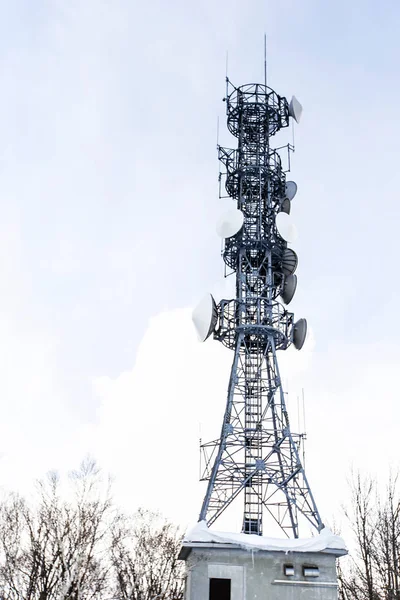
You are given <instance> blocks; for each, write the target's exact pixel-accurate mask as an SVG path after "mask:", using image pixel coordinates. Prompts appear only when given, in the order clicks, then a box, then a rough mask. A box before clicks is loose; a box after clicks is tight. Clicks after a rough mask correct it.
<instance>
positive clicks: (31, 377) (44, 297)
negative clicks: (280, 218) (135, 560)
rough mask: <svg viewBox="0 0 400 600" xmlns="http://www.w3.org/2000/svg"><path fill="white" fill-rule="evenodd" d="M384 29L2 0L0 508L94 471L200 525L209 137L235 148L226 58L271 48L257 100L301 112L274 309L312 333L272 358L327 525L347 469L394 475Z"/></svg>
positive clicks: (398, 89)
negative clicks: (289, 236) (287, 260)
mask: <svg viewBox="0 0 400 600" xmlns="http://www.w3.org/2000/svg"><path fill="white" fill-rule="evenodd" d="M399 26H400V6H399V5H398V3H396V2H393V1H390V0H383V1H382V2H380V3H379V6H377V4H376V2H372V1H365V0H363V1H361V0H354V2H352V3H350V4H349V3H348V2H345V1H344V0H338V1H337V2H335V3H327V2H323V1H322V0H303V1H302V2H295V1H294V0H288V1H287V2H285V3H281V2H272V1H270V0H267V1H266V0H264V1H261V0H249V2H247V3H245V4H243V2H238V1H237V0H230V1H229V2H228V1H226V0H221V1H220V2H214V1H213V0H204V1H202V2H196V3H195V2H191V1H187V0H186V1H183V0H170V1H169V2H168V3H167V2H164V1H162V0H158V1H155V0H149V1H148V2H138V1H135V0H112V1H111V0H108V1H107V0H86V1H85V2H81V1H78V0H69V1H68V2H65V1H62V0H52V1H50V0H47V1H46V0H38V1H37V2H31V1H30V0H14V2H7V0H1V1H0V88H1V90H2V93H1V95H0V210H1V212H0V214H1V219H0V398H1V407H2V410H1V417H2V418H1V423H0V485H1V486H2V488H3V489H5V490H8V489H16V490H19V491H21V492H23V493H28V492H29V490H30V489H31V486H32V482H33V481H34V479H35V478H37V477H41V476H42V475H43V474H44V473H45V472H46V471H48V470H50V469H58V470H60V471H61V472H63V471H65V472H66V471H68V470H69V469H72V468H74V467H76V466H77V464H78V463H79V462H80V460H81V459H82V458H84V457H85V456H86V455H87V454H88V453H89V454H91V455H92V456H95V457H96V458H97V460H98V461H99V464H100V465H101V466H102V467H103V468H104V469H105V470H106V471H109V472H111V473H113V475H114V478H115V488H114V490H115V492H114V493H115V498H116V501H117V502H119V503H120V504H122V505H123V506H125V507H126V508H127V509H129V510H135V509H136V508H137V507H138V506H143V505H144V506H147V507H149V508H152V509H160V510H161V511H163V512H164V514H165V515H166V516H167V517H168V518H171V519H173V520H174V521H176V522H177V523H179V524H181V525H182V527H185V526H186V525H187V524H189V523H191V522H194V521H195V520H196V519H197V515H198V511H199V509H200V504H201V500H202V496H203V494H204V491H205V489H204V484H200V483H198V473H199V451H198V443H199V437H202V439H204V440H206V439H212V438H214V437H216V436H217V435H218V434H219V430H220V424H221V419H222V416H223V410H224V404H225V398H226V390H227V384H228V377H229V369H230V363H231V360H232V358H233V355H232V354H231V353H230V351H229V350H227V349H225V348H223V347H221V346H220V345H219V344H218V343H217V342H215V341H213V340H208V341H207V342H206V343H205V344H203V345H201V344H199V343H198V342H197V339H196V335H195V332H194V330H193V327H192V324H191V310H192V307H193V306H194V305H195V304H196V303H197V301H198V300H199V299H200V298H202V297H203V295H204V294H205V293H206V292H207V291H209V290H211V291H212V290H213V289H214V288H215V287H218V286H219V285H220V282H221V278H222V275H223V262H222V260H221V258H220V240H219V239H218V237H217V236H216V234H215V222H216V219H217V217H218V215H219V214H220V212H221V203H220V201H219V199H218V184H217V176H218V168H219V166H218V161H217V156H216V139H217V138H216V135H217V119H218V118H219V122H220V132H219V141H220V143H221V144H222V145H226V146H233V145H234V144H235V140H234V139H233V138H232V137H231V136H230V135H229V134H228V132H227V130H226V127H225V122H224V104H223V102H222V101H221V100H222V98H223V97H224V93H225V72H226V62H227V61H226V56H227V53H228V74H229V77H230V79H231V80H232V82H233V83H234V84H236V85H241V84H244V83H249V82H255V81H262V79H263V36H264V32H266V34H267V56H268V81H269V85H271V87H273V88H274V89H275V90H276V91H277V93H279V94H280V95H286V96H288V97H289V98H290V97H291V95H292V94H295V95H296V96H297V98H298V99H299V100H300V101H301V103H302V105H303V108H304V113H303V117H302V121H301V124H300V125H299V126H296V128H295V145H296V152H295V154H294V155H293V157H292V172H291V175H290V177H291V178H292V179H293V180H295V181H296V182H297V184H298V190H299V191H298V193H297V195H296V198H295V200H294V201H293V205H292V215H291V216H292V217H293V219H294V220H295V222H296V224H297V228H298V231H299V238H298V240H297V241H296V243H295V244H294V246H293V247H294V248H295V250H296V252H297V254H298V256H299V261H300V262H299V267H298V271H297V274H298V289H297V292H296V295H295V298H294V300H293V302H292V304H291V308H292V309H293V311H294V313H295V316H296V318H300V317H306V318H307V320H308V323H309V326H310V329H311V335H310V338H309V340H308V341H307V345H306V347H305V348H304V350H303V351H301V352H295V351H294V350H290V351H288V352H287V353H286V354H284V353H282V355H280V356H279V359H280V360H281V363H282V367H281V371H282V376H283V380H284V383H285V389H286V391H287V392H288V395H287V399H288V404H289V409H290V410H291V411H292V415H293V416H292V422H293V421H294V422H295V423H296V420H297V398H298V397H301V395H302V390H304V395H305V404H306V430H307V444H306V451H307V454H306V468H307V474H308V478H309V480H310V483H311V487H312V490H313V493H314V496H315V499H316V501H317V504H318V507H319V510H320V512H321V514H322V516H323V518H324V519H326V520H327V521H328V522H332V521H333V520H334V519H336V520H339V521H340V511H341V505H342V504H343V502H345V501H346V498H347V497H348V484H347V479H348V478H349V475H350V471H351V468H354V469H361V470H363V471H364V472H370V473H372V474H378V475H379V476H380V477H382V478H383V479H384V477H385V473H387V470H388V469H389V467H392V468H396V467H397V466H398V423H399V417H400V408H399V393H398V364H399V359H400V348H399V342H398V339H399V334H400V323H399V319H398V317H397V306H398V302H399V295H400V284H399V281H398V278H397V275H396V272H397V263H398V248H397V246H398V238H399V235H398V231H399V217H400V209H399V199H398V197H399V193H398V175H397V170H398V154H399V151H398V140H399V136H400V125H399V119H398V99H399V97H400V83H399V80H398V64H399V59H400V46H399V43H398V41H397V38H398V35H397V33H398V30H399ZM279 139H281V138H279ZM284 141H285V142H289V141H291V132H289V131H288V132H287V137H286V139H285V140H284Z"/></svg>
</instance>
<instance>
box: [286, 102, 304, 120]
mask: <svg viewBox="0 0 400 600" xmlns="http://www.w3.org/2000/svg"><path fill="white" fill-rule="evenodd" d="M302 112H303V107H302V105H301V104H300V102H299V101H298V100H297V98H296V96H292V99H291V101H290V104H289V115H290V116H291V117H293V119H294V120H295V121H296V123H300V119H301V114H302Z"/></svg>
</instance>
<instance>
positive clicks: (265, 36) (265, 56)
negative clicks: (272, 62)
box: [264, 33, 267, 87]
mask: <svg viewBox="0 0 400 600" xmlns="http://www.w3.org/2000/svg"><path fill="white" fill-rule="evenodd" d="M264 85H265V87H267V34H266V33H264Z"/></svg>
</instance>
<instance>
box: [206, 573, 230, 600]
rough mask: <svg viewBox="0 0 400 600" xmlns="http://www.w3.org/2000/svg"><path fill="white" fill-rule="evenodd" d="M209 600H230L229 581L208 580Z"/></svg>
mask: <svg viewBox="0 0 400 600" xmlns="http://www.w3.org/2000/svg"><path fill="white" fill-rule="evenodd" d="M210 600H231V580H230V579H217V578H212V579H210Z"/></svg>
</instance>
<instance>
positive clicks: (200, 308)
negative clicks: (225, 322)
mask: <svg viewBox="0 0 400 600" xmlns="http://www.w3.org/2000/svg"><path fill="white" fill-rule="evenodd" d="M217 319H218V312H217V305H216V303H215V300H214V298H213V297H212V295H211V294H207V295H206V296H204V298H203V299H202V300H201V301H200V302H199V303H198V305H197V306H196V308H195V309H194V310H193V313H192V320H193V323H194V326H195V328H196V331H197V336H198V338H199V340H200V342H205V341H206V339H207V338H208V337H209V336H210V335H211V334H212V332H213V331H214V329H215V325H216V324H217Z"/></svg>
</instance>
